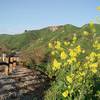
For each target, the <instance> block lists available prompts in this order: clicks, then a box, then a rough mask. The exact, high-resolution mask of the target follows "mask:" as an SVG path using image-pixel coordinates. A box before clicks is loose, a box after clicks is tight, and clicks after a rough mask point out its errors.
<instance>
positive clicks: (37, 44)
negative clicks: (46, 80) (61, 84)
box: [0, 24, 100, 59]
mask: <svg viewBox="0 0 100 100" xmlns="http://www.w3.org/2000/svg"><path fill="white" fill-rule="evenodd" d="M95 29H96V33H97V38H100V37H99V35H100V24H95ZM84 31H88V32H91V29H90V27H89V24H86V25H84V26H82V27H76V26H73V25H71V24H67V25H60V26H51V27H46V28H43V29H40V30H29V31H25V32H24V33H22V34H18V35H7V34H1V35H0V44H2V45H0V48H3V47H6V51H7V49H9V50H15V51H16V50H17V51H21V52H22V53H24V56H25V55H29V54H30V55H31V54H34V57H33V58H35V59H38V57H36V55H35V54H36V53H38V54H39V53H41V54H40V55H39V56H42V57H40V58H43V56H44V55H46V54H47V52H48V49H47V44H48V43H49V42H51V41H54V40H71V38H72V36H73V34H78V37H79V42H80V43H81V42H82V35H83V32H84ZM87 41H88V40H87ZM87 41H84V44H83V46H84V45H85V46H87V47H88V45H89V44H87ZM27 53H28V54H27ZM44 57H45V56H44ZM40 58H39V59H40Z"/></svg>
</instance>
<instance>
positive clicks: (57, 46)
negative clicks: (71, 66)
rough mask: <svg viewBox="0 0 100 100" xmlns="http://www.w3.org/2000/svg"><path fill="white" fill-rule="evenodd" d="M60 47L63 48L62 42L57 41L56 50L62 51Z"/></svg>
mask: <svg viewBox="0 0 100 100" xmlns="http://www.w3.org/2000/svg"><path fill="white" fill-rule="evenodd" d="M60 46H61V43H60V41H57V42H56V45H55V48H56V49H60Z"/></svg>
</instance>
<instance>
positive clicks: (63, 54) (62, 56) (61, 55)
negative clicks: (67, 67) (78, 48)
mask: <svg viewBox="0 0 100 100" xmlns="http://www.w3.org/2000/svg"><path fill="white" fill-rule="evenodd" d="M60 57H61V59H62V60H64V59H66V58H67V55H66V53H65V52H64V51H62V52H61V54H60Z"/></svg>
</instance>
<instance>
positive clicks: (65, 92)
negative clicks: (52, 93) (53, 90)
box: [62, 90, 68, 98]
mask: <svg viewBox="0 0 100 100" xmlns="http://www.w3.org/2000/svg"><path fill="white" fill-rule="evenodd" d="M62 95H63V97H65V98H66V97H67V96H68V90H66V91H64V92H63V93H62Z"/></svg>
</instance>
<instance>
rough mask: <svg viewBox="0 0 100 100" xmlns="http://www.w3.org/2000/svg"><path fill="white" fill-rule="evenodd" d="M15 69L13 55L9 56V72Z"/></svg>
mask: <svg viewBox="0 0 100 100" xmlns="http://www.w3.org/2000/svg"><path fill="white" fill-rule="evenodd" d="M12 71H13V57H9V74H11V73H12Z"/></svg>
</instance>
